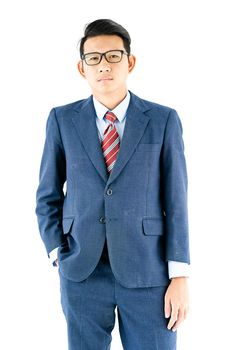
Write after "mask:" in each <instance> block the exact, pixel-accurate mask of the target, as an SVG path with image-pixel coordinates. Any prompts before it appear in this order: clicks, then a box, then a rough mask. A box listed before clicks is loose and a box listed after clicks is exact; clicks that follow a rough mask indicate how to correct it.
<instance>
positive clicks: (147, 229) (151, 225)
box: [143, 218, 164, 236]
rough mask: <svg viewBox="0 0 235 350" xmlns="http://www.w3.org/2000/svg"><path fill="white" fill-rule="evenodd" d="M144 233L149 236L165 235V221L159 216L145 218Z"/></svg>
mask: <svg viewBox="0 0 235 350" xmlns="http://www.w3.org/2000/svg"><path fill="white" fill-rule="evenodd" d="M143 229H144V234H145V235H148V236H161V235H163V230H164V222H163V220H162V219H159V218H143Z"/></svg>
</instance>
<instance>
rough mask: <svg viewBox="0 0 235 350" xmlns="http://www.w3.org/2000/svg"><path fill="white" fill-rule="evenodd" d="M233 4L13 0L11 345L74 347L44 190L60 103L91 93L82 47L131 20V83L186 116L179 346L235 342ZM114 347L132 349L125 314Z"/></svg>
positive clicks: (1, 259)
mask: <svg viewBox="0 0 235 350" xmlns="http://www.w3.org/2000/svg"><path fill="white" fill-rule="evenodd" d="M232 3H233V2H232V1H226V0H223V1H216V0H214V1H207V0H203V1H192V0H185V1H183V0H180V1H177V0H174V1H169V0H164V1H157V0H156V1H153V2H151V1H147V0H145V1H144V2H142V3H137V2H134V1H133V2H130V1H114V2H111V1H75V0H73V1H72V0H71V1H69V0H67V1H62V0H47V1H42V0H41V1H34V0H31V1H29V0H28V1H27V0H21V1H5V2H4V1H2V2H1V5H0V36H1V40H0V48H1V54H0V58H1V64H0V84H1V92H0V96H1V105H0V108H1V122H0V125H1V127H0V142H1V146H0V151H1V158H0V161H1V171H0V174H1V184H2V188H1V202H0V203H1V240H0V242H1V248H0V273H1V274H0V278H1V284H0V318H1V337H0V348H1V349H4V350H8V349H9V350H10V349H11V350H12V349H25V350H29V349H30V350H39V349H40V350H41V349H44V350H49V349H57V350H65V349H66V348H67V338H66V323H65V319H64V316H63V314H62V310H61V306H60V295H59V279H58V274H57V269H56V268H53V267H52V266H51V265H50V263H49V260H48V259H47V255H46V251H45V249H44V246H43V244H42V241H41V239H40V236H39V232H38V227H37V221H36V215H35V213H34V210H35V192H36V188H37V185H38V172H39V163H40V159H41V153H42V147H43V143H44V137H45V125H46V119H47V116H48V113H49V111H50V109H51V108H52V107H54V106H58V105H63V104H66V103H69V102H73V101H75V100H79V99H82V98H84V97H87V96H89V95H90V90H89V88H88V86H87V84H86V82H85V81H83V80H82V79H81V78H80V77H79V76H78V73H77V70H76V63H77V60H78V58H79V55H78V51H77V49H76V45H77V42H78V40H79V38H80V37H81V36H82V35H83V28H84V25H85V24H86V23H88V22H90V21H93V20H95V19H97V18H111V19H113V20H115V21H117V22H120V23H121V24H122V25H123V26H124V27H126V28H127V29H128V31H129V33H130V35H131V37H132V41H133V44H132V52H133V53H134V54H135V55H136V56H137V65H136V69H135V71H134V72H133V73H132V75H131V76H130V78H129V81H128V84H129V85H128V87H129V89H130V90H132V91H133V92H134V93H135V94H137V95H139V96H140V97H143V98H146V99H148V100H152V101H155V102H158V103H161V104H164V105H168V106H170V107H173V108H175V109H176V110H177V111H178V113H179V115H180V118H181V121H182V123H183V130H184V133H183V137H184V142H185V155H186V159H187V164H188V176H189V218H190V235H191V241H190V244H191V260H192V267H191V278H190V298H191V309H190V314H189V317H188V319H187V321H185V323H184V324H183V325H182V327H181V328H180V330H179V332H178V344H179V345H178V350H189V349H190V350H198V349H214V350H215V349H232V348H233V347H234V345H233V344H234V311H235V310H234V295H235V290H234V267H235V264H234V255H235V254H234V250H235V244H234V242H235V240H234V235H235V229H234V216H235V215H234V210H235V207H234V198H235V191H234V179H235V171H234V167H233V163H234V149H235V142H234V139H235V138H234V132H235V129H234V81H235V74H234V73H235V72H234V62H235V55H234V41H235V40H234V35H233V33H234V32H235V25H234V10H233V8H232V5H233V4H232ZM112 349H115V350H120V349H122V346H121V342H120V338H119V334H118V323H117V320H116V326H115V329H114V331H113V342H112ZM146 350H147V349H146Z"/></svg>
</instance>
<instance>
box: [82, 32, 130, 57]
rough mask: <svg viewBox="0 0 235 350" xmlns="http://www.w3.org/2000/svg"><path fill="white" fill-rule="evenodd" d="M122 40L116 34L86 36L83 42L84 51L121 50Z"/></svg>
mask: <svg viewBox="0 0 235 350" xmlns="http://www.w3.org/2000/svg"><path fill="white" fill-rule="evenodd" d="M123 48H124V46H123V40H122V38H120V37H119V36H117V35H98V36H95V37H93V38H88V39H87V40H86V41H85V43H84V53H86V52H94V51H97V52H105V51H108V50H116V49H119V50H122V49H123Z"/></svg>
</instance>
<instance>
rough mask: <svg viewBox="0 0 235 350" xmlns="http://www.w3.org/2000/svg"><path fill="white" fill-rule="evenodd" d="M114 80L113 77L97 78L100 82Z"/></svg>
mask: <svg viewBox="0 0 235 350" xmlns="http://www.w3.org/2000/svg"><path fill="white" fill-rule="evenodd" d="M109 80H113V79H112V78H111V77H100V78H98V79H97V81H98V82H102V81H109Z"/></svg>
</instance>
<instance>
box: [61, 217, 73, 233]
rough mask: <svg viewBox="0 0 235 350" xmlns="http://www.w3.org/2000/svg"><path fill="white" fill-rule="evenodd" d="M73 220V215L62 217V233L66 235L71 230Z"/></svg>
mask: <svg viewBox="0 0 235 350" xmlns="http://www.w3.org/2000/svg"><path fill="white" fill-rule="evenodd" d="M73 222H74V217H67V218H66V217H65V218H63V221H62V226H63V233H64V235H67V234H68V233H70V232H71V229H72V226H73Z"/></svg>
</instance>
